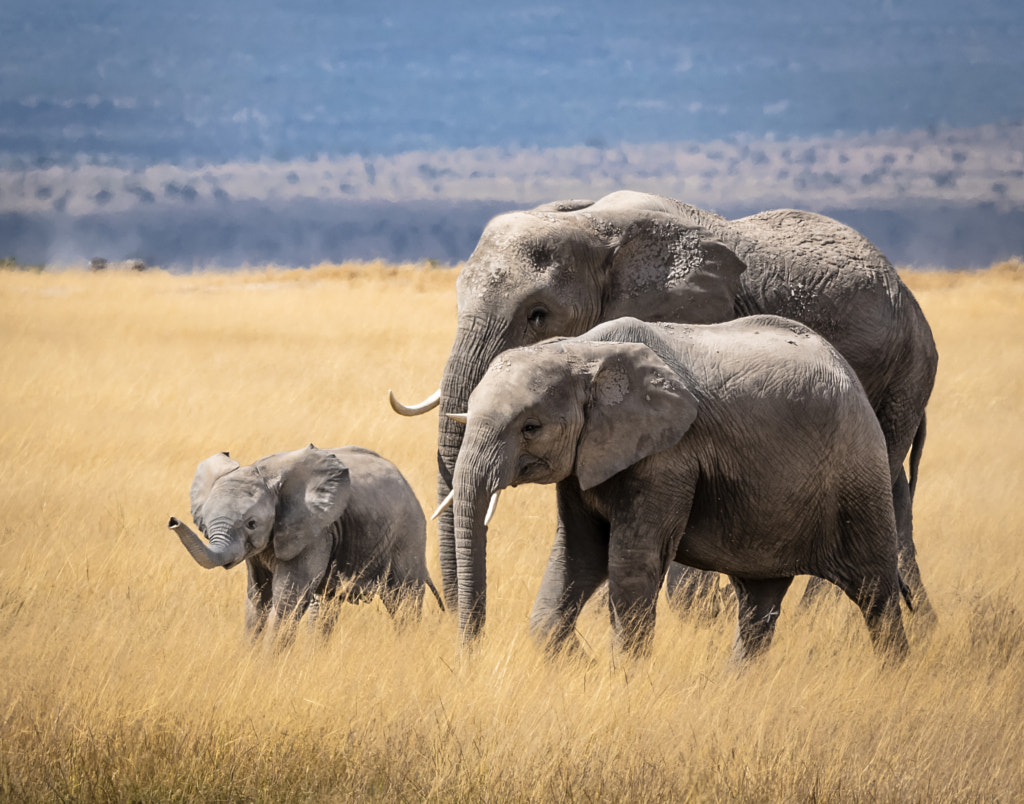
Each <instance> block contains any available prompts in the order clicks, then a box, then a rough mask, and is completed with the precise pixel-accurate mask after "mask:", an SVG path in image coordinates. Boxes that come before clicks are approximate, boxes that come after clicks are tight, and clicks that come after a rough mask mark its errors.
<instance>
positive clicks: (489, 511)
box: [484, 491, 501, 527]
mask: <svg viewBox="0 0 1024 804" xmlns="http://www.w3.org/2000/svg"><path fill="white" fill-rule="evenodd" d="M500 496H501V492H500V491H496V492H494V494H492V495H491V504H490V505H488V506H487V514H486V516H484V527H487V526H488V525H489V524H490V523H491V517H492V516H494V512H495V510H496V509H497V508H498V497H500Z"/></svg>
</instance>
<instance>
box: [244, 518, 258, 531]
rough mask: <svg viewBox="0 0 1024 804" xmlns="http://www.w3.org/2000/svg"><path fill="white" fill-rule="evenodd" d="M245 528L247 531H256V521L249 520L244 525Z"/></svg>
mask: <svg viewBox="0 0 1024 804" xmlns="http://www.w3.org/2000/svg"><path fill="white" fill-rule="evenodd" d="M245 526H246V527H247V528H248V529H249V530H256V520H255V519H250V520H249V521H248V522H246V523H245Z"/></svg>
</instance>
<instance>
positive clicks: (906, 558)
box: [892, 467, 938, 633]
mask: <svg viewBox="0 0 1024 804" xmlns="http://www.w3.org/2000/svg"><path fill="white" fill-rule="evenodd" d="M892 497H893V506H894V508H895V509H896V533H897V539H898V553H897V555H898V560H899V568H900V577H901V578H902V579H903V582H904V583H905V584H906V585H907V586H908V587H909V589H910V600H911V604H912V606H913V612H914V619H913V622H914V624H915V625H918V626H920V627H922V628H923V630H924V632H925V633H927V632H930V631H931V630H932V629H933V628H934V627H935V625H936V624H937V622H938V616H937V615H936V613H935V609H934V608H933V607H932V603H931V600H929V599H928V592H927V590H926V589H925V587H924V582H923V581H922V580H921V568H920V567H919V566H918V565H917V548H916V547H915V546H914V512H913V507H912V503H913V498H912V497H911V495H910V483H909V482H908V480H907V473H906V472H905V471H904V470H903V469H902V467H901V468H900V474H899V477H898V478H897V479H896V482H895V484H893V487H892Z"/></svg>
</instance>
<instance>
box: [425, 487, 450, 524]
mask: <svg viewBox="0 0 1024 804" xmlns="http://www.w3.org/2000/svg"><path fill="white" fill-rule="evenodd" d="M454 499H455V489H452V490H451V491H449V492H448V496H447V497H445V498H444V499H443V500H441V504H440V505H439V506H437V510H436V511H434V513H432V514H431V515H430V519H431V520H435V519H437V518H438V517H439V516H441V512H442V511H444V510H445V509H446V508H451V507H452V500H454Z"/></svg>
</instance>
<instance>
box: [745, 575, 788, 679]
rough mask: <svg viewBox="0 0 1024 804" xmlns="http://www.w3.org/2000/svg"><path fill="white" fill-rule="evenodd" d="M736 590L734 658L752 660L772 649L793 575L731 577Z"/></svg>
mask: <svg viewBox="0 0 1024 804" xmlns="http://www.w3.org/2000/svg"><path fill="white" fill-rule="evenodd" d="M730 580H731V581H732V586H733V589H734V590H735V591H736V604H737V609H738V611H737V621H736V639H735V641H734V642H733V647H732V656H733V661H736V662H742V661H745V660H748V659H752V658H754V657H755V656H758V655H760V654H762V653H764V652H765V651H766V650H768V646H769V645H771V643H772V637H773V636H775V623H776V622H777V621H778V619H779V614H780V612H781V611H782V598H783V597H785V595H786V591H787V590H788V589H789V586H790V584H791V583H793V579H792V578H769V579H767V580H765V579H758V580H751V579H749V578H746V579H745V578H737V577H734V576H730Z"/></svg>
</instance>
